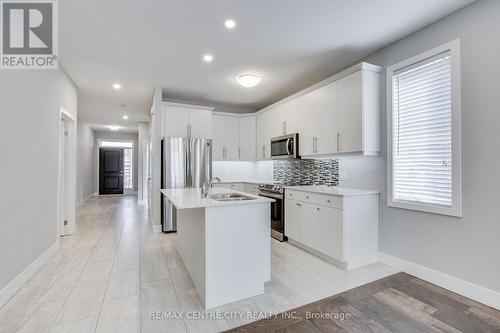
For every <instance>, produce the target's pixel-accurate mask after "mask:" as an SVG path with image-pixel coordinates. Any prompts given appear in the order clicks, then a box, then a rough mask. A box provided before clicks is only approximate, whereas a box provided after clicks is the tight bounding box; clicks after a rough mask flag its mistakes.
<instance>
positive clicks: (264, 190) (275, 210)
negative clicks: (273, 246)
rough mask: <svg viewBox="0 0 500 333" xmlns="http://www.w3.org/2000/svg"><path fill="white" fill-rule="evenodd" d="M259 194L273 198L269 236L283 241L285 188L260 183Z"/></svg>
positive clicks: (284, 238)
mask: <svg viewBox="0 0 500 333" xmlns="http://www.w3.org/2000/svg"><path fill="white" fill-rule="evenodd" d="M259 195H260V196H262V197H267V198H271V199H274V200H275V202H273V203H271V236H272V237H273V238H275V239H277V240H279V241H280V242H283V241H285V240H286V236H285V189H284V188H283V185H277V184H260V185H259Z"/></svg>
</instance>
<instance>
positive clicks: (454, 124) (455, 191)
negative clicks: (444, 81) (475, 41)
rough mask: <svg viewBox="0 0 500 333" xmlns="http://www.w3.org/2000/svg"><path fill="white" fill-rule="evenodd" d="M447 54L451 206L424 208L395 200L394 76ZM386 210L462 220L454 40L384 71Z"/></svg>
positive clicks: (457, 42) (457, 60)
mask: <svg viewBox="0 0 500 333" xmlns="http://www.w3.org/2000/svg"><path fill="white" fill-rule="evenodd" d="M447 51H449V52H450V62H451V140H452V141H451V142H452V143H451V144H452V149H451V153H452V174H451V187H452V194H451V195H452V204H451V206H450V207H447V206H443V205H435V204H427V203H420V202H414V201H403V200H394V182H393V167H394V160H393V150H394V138H393V120H394V119H393V111H394V110H393V77H394V76H393V74H394V72H396V71H398V70H399V69H401V68H404V67H407V66H410V65H412V64H415V63H418V62H420V61H423V60H425V59H429V58H431V57H433V56H436V55H438V54H440V53H444V52H447ZM386 78H387V206H389V207H395V208H403V209H409V210H415V211H421V212H428V213H434V214H442V215H449V216H456V217H461V216H462V157H461V153H462V142H461V141H462V140H461V138H462V134H461V94H460V85H461V84H460V82H461V80H460V40H459V39H455V40H453V41H451V42H449V43H446V44H443V45H440V46H438V47H436V48H433V49H432V50H429V51H426V52H423V53H421V54H419V55H417V56H415V57H412V58H410V59H406V60H404V61H401V62H399V63H397V64H394V65H392V66H390V67H388V68H387V73H386Z"/></svg>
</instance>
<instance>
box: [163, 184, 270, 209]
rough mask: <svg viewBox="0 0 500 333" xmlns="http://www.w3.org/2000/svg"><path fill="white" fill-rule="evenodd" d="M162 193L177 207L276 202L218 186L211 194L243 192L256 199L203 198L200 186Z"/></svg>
mask: <svg viewBox="0 0 500 333" xmlns="http://www.w3.org/2000/svg"><path fill="white" fill-rule="evenodd" d="M161 193H162V194H163V195H165V196H166V197H167V198H168V200H170V201H171V202H172V204H173V205H174V206H175V208H177V209H191V208H206V207H217V206H234V205H253V204H261V203H266V202H274V200H273V199H270V198H265V197H259V196H256V195H251V194H248V193H243V192H238V191H233V190H230V189H227V188H217V187H213V188H211V189H210V192H209V195H210V194H220V193H242V194H244V195H246V196H249V197H252V198H255V199H253V200H241V201H217V200H214V199H212V198H210V197H206V198H202V197H201V189H200V188H173V189H162V190H161Z"/></svg>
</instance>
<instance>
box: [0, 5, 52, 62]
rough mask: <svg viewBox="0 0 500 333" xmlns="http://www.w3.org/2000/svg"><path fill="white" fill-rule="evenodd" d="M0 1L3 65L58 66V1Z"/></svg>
mask: <svg viewBox="0 0 500 333" xmlns="http://www.w3.org/2000/svg"><path fill="white" fill-rule="evenodd" d="M0 1H1V13H0V17H1V20H2V24H1V29H2V31H1V33H0V37H1V53H0V56H1V62H0V68H1V69H53V68H57V66H58V62H57V56H58V48H57V46H58V43H57V41H58V40H57V0H44V1H39V0H31V1H23V0H0Z"/></svg>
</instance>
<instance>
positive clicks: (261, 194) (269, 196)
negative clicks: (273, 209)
mask: <svg viewBox="0 0 500 333" xmlns="http://www.w3.org/2000/svg"><path fill="white" fill-rule="evenodd" d="M259 195H260V196H261V197H267V198H272V199H278V200H283V195H281V194H274V193H269V192H263V191H259Z"/></svg>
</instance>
